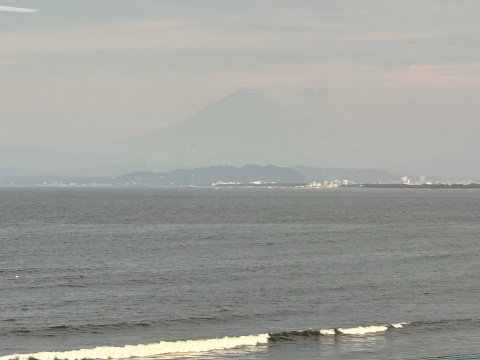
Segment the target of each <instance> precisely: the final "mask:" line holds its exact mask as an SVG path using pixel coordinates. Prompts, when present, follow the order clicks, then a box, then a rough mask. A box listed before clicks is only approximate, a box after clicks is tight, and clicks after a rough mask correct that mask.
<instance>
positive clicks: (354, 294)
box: [0, 187, 480, 360]
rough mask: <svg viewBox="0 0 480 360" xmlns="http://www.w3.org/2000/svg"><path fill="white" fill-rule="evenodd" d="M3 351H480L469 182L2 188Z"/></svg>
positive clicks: (234, 354) (2, 359)
mask: <svg viewBox="0 0 480 360" xmlns="http://www.w3.org/2000/svg"><path fill="white" fill-rule="evenodd" d="M0 224H1V226H0V239H1V240H0V241H1V243H0V360H6V359H12V358H15V357H18V358H20V359H27V358H28V357H30V356H33V357H35V358H37V359H54V358H58V359H83V358H91V359H108V358H111V359H125V358H133V357H135V358H149V359H412V358H421V357H428V356H445V355H455V354H475V353H480V341H479V339H480V311H479V310H480V305H479V304H480V266H479V254H480V241H479V240H480V239H479V234H480V191H478V190H474V189H468V190H427V189H425V190H422V189H396V190H382V189H358V188H357V189H348V188H345V189H282V188H271V189H238V188H232V189H229V188H221V189H215V188H72V187H65V188H60V187H57V188H51V187H37V188H21V187H6V188H0Z"/></svg>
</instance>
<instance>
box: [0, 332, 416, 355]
mask: <svg viewBox="0 0 480 360" xmlns="http://www.w3.org/2000/svg"><path fill="white" fill-rule="evenodd" d="M407 324H408V323H398V324H391V325H372V326H359V327H355V328H330V329H309V330H299V331H285V332H278V333H270V334H268V333H265V334H257V335H247V336H237V337H223V338H215V339H205V340H186V341H162V342H159V343H152V344H146V345H143V344H140V345H125V346H123V347H114V346H110V347H108V346H101V347H96V348H92V349H80V350H69V351H62V352H60V351H51V352H37V353H31V354H12V355H5V356H0V360H32V359H38V360H57V359H68V360H75V359H128V358H133V357H135V358H138V357H141V358H145V357H151V356H158V355H165V354H176V353H201V352H208V351H215V350H229V349H234V348H239V347H246V346H257V345H263V344H267V343H268V342H269V341H272V342H277V341H291V340H295V339H296V338H298V337H314V336H339V335H341V336H365V335H372V334H376V333H382V332H385V331H388V330H391V329H399V328H402V327H403V326H405V325H407Z"/></svg>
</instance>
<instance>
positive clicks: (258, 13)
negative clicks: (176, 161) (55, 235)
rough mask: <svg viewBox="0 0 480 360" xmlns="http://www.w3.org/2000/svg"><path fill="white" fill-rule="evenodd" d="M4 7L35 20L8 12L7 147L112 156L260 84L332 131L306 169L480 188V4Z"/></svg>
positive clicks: (0, 116) (71, 2)
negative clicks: (470, 181)
mask: <svg viewBox="0 0 480 360" xmlns="http://www.w3.org/2000/svg"><path fill="white" fill-rule="evenodd" d="M0 5H1V6H14V7H26V8H33V9H38V10H39V11H38V12H35V13H14V12H3V11H0V79H1V81H0V147H3V148H13V147H15V148H18V147H22V148H35V149H48V150H55V151H69V152H89V151H93V150H94V149H97V150H98V151H100V152H101V149H102V144H105V143H110V142H115V141H119V140H121V139H124V138H128V137H131V136H139V135H142V134H145V133H152V132H156V131H161V130H162V129H165V128H166V127H168V126H172V125H173V124H175V123H178V122H179V121H182V120H184V119H186V118H188V117H189V116H191V115H193V114H195V113H197V112H198V111H200V110H202V109H203V108H205V107H207V106H209V105H211V104H213V103H215V102H216V101H218V100H219V99H221V98H223V97H225V96H227V95H229V94H231V93H232V92H234V91H236V90H237V89H240V88H249V89H252V90H254V91H256V92H258V93H260V94H262V95H264V96H266V97H268V98H269V99H271V100H273V101H275V102H277V103H278V104H281V105H282V106H283V107H285V108H287V109H288V110H289V111H290V113H291V114H295V115H294V116H292V120H291V121H292V122H298V124H299V128H301V129H305V130H304V131H305V139H309V140H312V141H314V139H315V136H316V134H322V136H319V139H321V141H322V144H321V146H320V145H319V147H318V148H315V147H312V152H314V153H315V152H316V151H318V153H319V154H318V159H319V160H318V163H310V164H305V165H314V166H323V167H336V166H338V167H355V168H382V169H388V170H394V171H397V172H398V171H404V172H410V173H416V174H425V173H426V174H432V175H437V176H443V175H445V176H446V175H452V176H453V175H456V176H461V177H477V178H479V179H480V168H479V166H478V160H479V157H480V155H478V154H480V142H479V141H478V135H477V134H478V133H479V130H480V125H479V124H480V122H479V114H480V46H478V44H480V22H479V21H478V14H479V13H480V2H479V1H478V0H455V1H453V0H448V1H446V0H435V1H433V0H421V1H419V0H402V1H381V0H378V1H377V0H375V1H374V0H362V1H358V0H297V1H293V0H292V1H287V0H254V1H252V0H101V1H99V0H76V1H75V0H2V1H1V4H0ZM298 163H301V159H299V161H298ZM0 166H1V164H0Z"/></svg>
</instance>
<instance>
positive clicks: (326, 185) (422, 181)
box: [303, 176, 478, 189]
mask: <svg viewBox="0 0 480 360" xmlns="http://www.w3.org/2000/svg"><path fill="white" fill-rule="evenodd" d="M364 185H366V184H357V183H355V182H354V181H352V180H333V181H323V182H317V181H313V182H310V183H308V184H307V185H305V186H303V187H305V188H310V189H331V188H337V187H339V186H359V187H362V186H364ZM368 185H371V186H373V185H375V186H382V185H383V186H386V187H389V186H408V185H411V186H458V185H460V186H471V185H478V184H477V183H476V182H474V181H472V180H461V181H446V180H436V181H430V180H427V179H426V177H425V176H420V178H419V179H418V180H412V179H410V178H409V177H408V176H403V177H402V178H401V179H400V180H399V181H392V182H379V183H376V184H368Z"/></svg>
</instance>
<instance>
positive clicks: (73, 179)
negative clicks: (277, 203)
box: [0, 165, 306, 186]
mask: <svg viewBox="0 0 480 360" xmlns="http://www.w3.org/2000/svg"><path fill="white" fill-rule="evenodd" d="M218 182H221V183H222V182H223V183H239V184H248V183H252V182H264V183H284V184H293V183H305V182H306V178H305V177H304V176H303V175H301V174H299V173H298V172H297V171H295V170H292V169H288V168H283V167H278V166H274V165H268V166H259V165H245V166H242V167H240V168H238V167H235V166H210V167H202V168H196V169H178V170H174V171H170V172H153V171H140V172H132V173H127V174H121V175H118V176H114V177H95V176H86V177H82V176H65V175H54V174H39V173H32V172H23V171H20V172H18V171H15V170H13V169H5V170H3V171H2V170H0V185H42V184H65V185H70V184H78V185H81V184H83V185H88V184H91V185H93V184H98V185H100V184H103V185H114V186H123V185H143V186H206V185H211V184H212V183H218Z"/></svg>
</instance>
